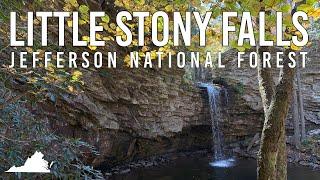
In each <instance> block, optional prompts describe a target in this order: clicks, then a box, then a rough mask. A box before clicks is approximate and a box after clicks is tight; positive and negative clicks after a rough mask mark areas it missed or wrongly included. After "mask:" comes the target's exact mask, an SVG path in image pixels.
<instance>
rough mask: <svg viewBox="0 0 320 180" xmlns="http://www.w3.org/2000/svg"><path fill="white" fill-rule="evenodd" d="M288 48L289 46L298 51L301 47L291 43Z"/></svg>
mask: <svg viewBox="0 0 320 180" xmlns="http://www.w3.org/2000/svg"><path fill="white" fill-rule="evenodd" d="M290 48H291V49H292V50H294V51H299V50H301V49H302V48H301V47H298V46H296V45H295V44H293V43H291V46H290Z"/></svg>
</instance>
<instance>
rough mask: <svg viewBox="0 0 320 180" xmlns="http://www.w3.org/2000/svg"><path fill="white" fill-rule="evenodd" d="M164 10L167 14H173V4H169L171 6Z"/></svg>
mask: <svg viewBox="0 0 320 180" xmlns="http://www.w3.org/2000/svg"><path fill="white" fill-rule="evenodd" d="M164 9H165V10H166V11H167V12H172V11H173V6H172V4H169V5H167V6H166V7H165V8H164Z"/></svg>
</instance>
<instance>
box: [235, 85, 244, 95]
mask: <svg viewBox="0 0 320 180" xmlns="http://www.w3.org/2000/svg"><path fill="white" fill-rule="evenodd" d="M234 90H235V91H236V93H238V94H240V95H243V94H244V91H245V87H244V85H243V84H242V83H241V82H239V83H237V84H236V85H235V86H234Z"/></svg>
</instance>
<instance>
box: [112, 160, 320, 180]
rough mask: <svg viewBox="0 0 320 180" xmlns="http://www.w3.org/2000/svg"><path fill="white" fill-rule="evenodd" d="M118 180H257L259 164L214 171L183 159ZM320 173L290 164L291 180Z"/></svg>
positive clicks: (246, 162)
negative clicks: (257, 165) (257, 166)
mask: <svg viewBox="0 0 320 180" xmlns="http://www.w3.org/2000/svg"><path fill="white" fill-rule="evenodd" d="M112 179H115V180H189V179H190V180H194V179H196V180H197V179H204V180H206V179H212V180H255V179H256V161H255V160H253V159H236V160H235V162H234V166H232V167H229V168H225V167H212V166H211V165H210V160H209V158H207V157H200V158H199V157H190V158H189V157H183V158H178V159H176V160H175V161H174V162H172V163H170V164H166V165H161V166H156V167H151V168H148V169H137V170H134V171H131V172H130V173H128V174H124V175H118V176H115V177H112ZM319 179H320V171H314V170H312V169H310V168H307V167H303V166H299V165H294V164H289V165H288V180H319Z"/></svg>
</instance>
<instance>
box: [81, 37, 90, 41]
mask: <svg viewBox="0 0 320 180" xmlns="http://www.w3.org/2000/svg"><path fill="white" fill-rule="evenodd" d="M82 40H83V41H87V42H89V40H90V38H89V36H82Z"/></svg>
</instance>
